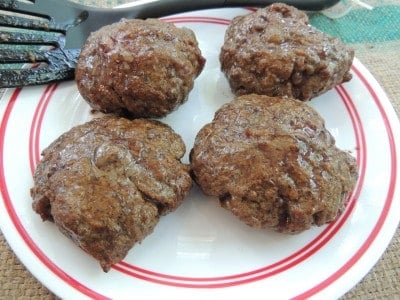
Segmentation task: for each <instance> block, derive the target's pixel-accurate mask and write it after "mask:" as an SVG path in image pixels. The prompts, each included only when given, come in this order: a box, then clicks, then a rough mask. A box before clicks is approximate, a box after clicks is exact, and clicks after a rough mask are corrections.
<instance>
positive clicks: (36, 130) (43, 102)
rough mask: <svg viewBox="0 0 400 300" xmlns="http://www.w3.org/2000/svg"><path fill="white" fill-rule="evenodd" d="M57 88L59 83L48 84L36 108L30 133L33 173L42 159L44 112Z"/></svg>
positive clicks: (30, 162) (30, 158) (30, 160)
mask: <svg viewBox="0 0 400 300" xmlns="http://www.w3.org/2000/svg"><path fill="white" fill-rule="evenodd" d="M56 89H57V84H51V85H48V86H46V89H45V90H44V92H43V94H42V96H41V97H40V99H39V102H38V105H37V106H36V110H35V112H34V114H33V119H32V125H31V130H30V133H29V146H30V147H29V165H30V168H31V173H32V174H33V173H34V171H35V168H36V164H37V162H38V161H39V160H40V149H39V145H40V132H41V126H40V125H41V124H42V122H43V117H44V113H45V110H46V107H47V105H48V104H49V102H50V99H51V98H52V96H53V94H54V92H55V90H56Z"/></svg>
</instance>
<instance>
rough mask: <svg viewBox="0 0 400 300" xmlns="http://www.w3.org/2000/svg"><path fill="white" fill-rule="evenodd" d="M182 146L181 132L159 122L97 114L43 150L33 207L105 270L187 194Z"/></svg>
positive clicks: (188, 185) (151, 229) (124, 254)
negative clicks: (99, 115) (98, 116)
mask: <svg viewBox="0 0 400 300" xmlns="http://www.w3.org/2000/svg"><path fill="white" fill-rule="evenodd" d="M184 153H185V145H184V143H183V141H182V139H181V138H180V136H178V135H177V134H176V133H174V132H173V130H172V129H171V128H170V127H169V126H167V125H165V124H162V123H160V122H158V121H152V120H146V119H136V120H128V119H123V118H117V117H114V116H105V117H102V118H97V119H94V120H92V121H90V122H87V123H85V124H83V125H79V126H76V127H74V128H72V129H71V130H69V131H68V132H66V133H64V134H63V135H61V136H60V137H59V138H57V139H56V140H55V141H54V142H53V143H51V144H50V145H49V146H48V147H47V148H46V149H45V150H44V151H43V153H42V159H41V161H40V162H39V164H38V166H37V168H36V170H35V173H34V187H33V188H32V189H31V195H32V198H33V209H34V211H36V212H37V213H38V214H40V216H41V217H42V219H43V220H50V221H53V222H54V223H55V224H56V225H57V226H58V228H59V229H60V230H61V231H62V232H63V233H64V234H65V235H66V236H68V237H69V238H71V239H72V240H73V241H74V242H75V243H76V244H77V245H78V246H79V247H81V248H82V249H83V250H85V251H86V252H88V253H89V254H90V255H92V256H93V257H94V258H95V259H97V260H98V261H99V262H100V265H101V267H102V268H103V270H104V271H108V270H109V269H110V266H111V264H113V263H116V262H119V261H121V260H122V259H123V258H124V257H125V256H126V254H127V253H128V251H129V250H130V249H131V248H132V246H133V245H134V244H135V243H138V242H140V241H142V240H143V239H144V238H145V237H146V236H147V235H148V234H150V233H151V232H152V231H153V228H154V227H155V225H156V224H157V222H158V221H159V218H160V216H162V215H165V214H167V213H169V212H171V211H174V210H175V209H176V208H177V207H178V206H179V205H180V203H181V202H182V201H183V199H184V197H185V196H186V195H187V194H188V192H189V190H190V188H191V186H192V180H191V178H190V175H189V166H188V165H185V164H182V163H181V162H180V159H181V158H182V156H183V155H184Z"/></svg>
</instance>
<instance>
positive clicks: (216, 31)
mask: <svg viewBox="0 0 400 300" xmlns="http://www.w3.org/2000/svg"><path fill="white" fill-rule="evenodd" d="M244 13H248V10H246V9H240V8H235V9H221V10H207V11H197V12H190V13H185V14H180V15H175V16H171V17H168V18H165V19H166V20H167V21H169V22H175V23H176V24H177V25H178V26H186V27H189V28H191V29H193V30H194V31H195V33H196V35H197V38H198V41H199V44H200V48H201V49H202V52H203V55H204V56H205V57H206V59H207V63H206V66H205V69H204V71H203V73H202V74H201V75H200V77H199V78H198V79H197V80H196V83H195V87H194V90H193V91H192V92H191V93H190V96H189V99H188V101H187V102H186V103H185V104H184V105H182V106H181V107H180V108H179V109H178V110H177V111H175V112H173V113H172V114H170V115H169V116H168V117H166V118H164V119H163V121H164V122H166V123H168V124H170V125H171V126H172V127H173V128H174V130H175V131H176V132H178V133H179V134H180V135H181V136H182V137H183V139H184V141H185V143H186V146H187V153H188V152H189V150H190V149H191V147H192V144H193V141H194V137H195V135H196V133H197V132H198V130H199V129H200V128H201V127H202V126H203V125H204V124H205V123H207V122H209V121H211V119H212V117H213V114H214V112H215V110H216V109H218V108H219V107H220V106H221V104H223V103H224V102H227V101H229V100H230V99H232V97H233V96H232V94H231V92H230V90H229V87H228V84H227V82H226V79H225V78H224V76H223V74H222V73H221V72H220V69H219V62H218V54H219V49H220V46H221V45H222V41H223V35H224V32H225V29H226V26H227V24H228V22H229V20H230V19H232V18H233V17H234V16H236V15H239V14H244ZM352 73H353V79H352V80H351V81H350V82H349V83H346V84H343V85H340V86H338V87H337V88H335V89H333V90H331V91H329V92H327V93H326V94H324V95H322V96H320V97H318V98H316V99H314V100H312V101H311V102H309V104H310V105H312V106H313V107H315V108H316V109H317V110H318V111H319V112H320V113H321V115H322V116H323V117H324V118H325V120H326V125H327V127H328V129H329V130H330V131H331V133H332V134H333V135H334V136H335V138H336V140H337V145H338V146H339V147H340V148H342V149H345V150H349V151H351V152H352V153H353V154H354V155H355V156H356V157H357V161H358V163H359V166H360V180H359V182H358V184H357V187H356V189H355V191H354V193H353V195H352V196H351V197H350V199H349V202H348V204H347V208H346V210H345V211H344V213H343V214H342V215H341V216H340V217H339V218H338V219H337V220H336V221H335V222H333V223H331V224H329V225H327V226H323V227H320V228H313V229H311V230H309V231H307V232H304V233H302V234H300V235H295V236H288V235H283V234H278V233H274V232H272V231H268V230H256V229H252V228H249V227H247V226H246V225H244V224H243V223H241V222H240V221H239V220H237V219H236V218H235V217H234V216H233V215H231V214H230V213H229V212H227V211H225V210H224V209H222V208H220V207H219V205H218V202H217V200H216V199H212V198H207V197H205V196H204V195H202V194H201V192H200V191H199V189H198V188H196V187H194V188H193V190H192V191H191V193H190V195H189V197H188V198H187V199H186V200H185V202H184V203H183V205H182V206H181V207H180V208H178V210H177V211H176V212H174V213H171V214H170V215H168V216H166V217H164V218H162V220H161V222H160V223H159V224H158V226H157V227H156V229H155V231H154V233H153V234H151V235H150V236H149V237H147V238H146V239H145V240H144V241H143V243H142V244H140V245H137V246H135V247H134V248H133V249H132V250H131V251H130V252H129V254H128V256H127V257H126V258H125V259H124V261H123V262H122V263H119V264H116V265H115V266H113V268H112V269H111V271H110V272H109V273H103V272H102V270H101V269H100V267H99V265H98V263H97V262H96V261H95V260H94V259H92V258H91V257H90V256H88V255H87V254H85V253H84V252H83V251H82V250H80V249H79V248H78V247H76V246H75V245H74V244H73V243H72V242H71V241H70V240H68V239H67V238H66V237H64V236H63V235H62V234H61V233H60V232H59V231H58V230H57V228H56V227H55V225H54V224H52V223H50V222H42V221H41V219H40V217H39V215H37V214H35V213H34V212H33V211H32V209H31V198H30V195H29V189H30V187H31V186H32V172H33V170H34V168H35V165H36V163H37V162H38V160H39V159H40V151H41V150H42V149H43V148H44V147H46V146H47V145H48V144H49V143H50V142H51V141H53V140H54V139H55V138H57V137H58V136H59V135H60V134H61V133H63V132H65V131H67V130H69V129H70V128H71V127H72V126H74V125H77V124H80V123H83V122H84V121H86V120H89V119H90V118H91V113H90V108H89V107H88V105H87V104H86V103H85V102H84V101H83V100H82V98H81V97H80V95H79V93H78V91H77V89H76V86H75V84H74V82H64V83H60V84H53V85H48V86H37V87H29V88H23V89H8V90H6V92H5V94H4V96H3V97H2V98H1V101H0V112H1V115H2V121H1V124H0V159H1V167H0V187H1V194H2V199H0V227H1V230H2V232H3V234H4V235H5V237H6V239H7V241H8V242H9V244H10V245H11V247H12V249H13V250H14V252H15V253H16V254H17V256H18V257H19V258H20V259H21V261H22V262H23V263H24V264H25V266H26V267H27V268H28V269H29V270H30V271H31V272H32V274H33V275H34V276H36V277H37V278H38V279H39V280H40V281H41V282H42V283H43V284H44V285H46V286H47V287H48V288H49V289H50V290H52V291H53V292H54V293H56V294H57V295H59V296H60V297H67V298H75V299H77V298H100V299H101V298H113V299H122V298H131V297H133V296H134V297H135V298H136V297H143V296H148V297H151V296H154V298H155V297H156V296H158V295H163V296H164V297H168V298H174V299H188V298H189V299H205V297H207V298H211V299H220V298H228V297H240V296H241V297H249V298H250V297H256V296H258V295H261V293H263V295H265V294H266V295H268V296H270V297H272V296H273V298H274V299H276V298H283V299H287V298H297V299H301V298H309V297H311V296H314V297H316V298H321V299H328V298H337V297H339V296H340V295H342V294H343V293H345V292H346V291H347V290H349V289H350V288H351V287H353V286H354V285H355V284H356V283H357V282H358V281H359V280H360V279H361V278H362V277H363V276H364V275H365V274H366V273H367V272H368V271H369V270H370V268H371V267H372V266H373V265H374V264H375V263H376V261H377V260H378V259H379V257H380V256H381V254H382V253H383V251H384V250H385V248H386V247H387V245H388V243H389V241H390V239H391V238H392V236H393V234H394V232H395V230H396V228H397V225H398V222H399V218H400V215H399V214H398V211H399V210H400V197H399V196H400V195H399V189H398V186H399V185H398V183H399V176H398V175H399V174H398V170H399V161H398V151H399V149H400V145H399V141H400V127H399V122H398V118H397V116H396V114H395V112H394V110H393V108H392V106H391V104H390V102H389V100H388V99H387V97H386V95H385V93H384V92H383V90H382V88H381V87H380V86H379V84H378V83H377V82H376V80H375V79H374V78H373V77H372V75H371V74H370V73H369V72H368V70H367V69H366V68H365V67H364V66H363V65H362V64H361V63H360V62H359V61H358V60H357V59H355V61H354V64H353V67H352ZM184 161H185V162H187V161H188V156H187V155H186V156H185V157H184Z"/></svg>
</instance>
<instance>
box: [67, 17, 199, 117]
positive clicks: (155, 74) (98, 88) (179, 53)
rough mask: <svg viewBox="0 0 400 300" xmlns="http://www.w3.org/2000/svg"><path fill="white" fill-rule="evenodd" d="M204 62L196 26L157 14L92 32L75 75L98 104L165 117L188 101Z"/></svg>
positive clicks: (129, 113) (114, 110)
mask: <svg viewBox="0 0 400 300" xmlns="http://www.w3.org/2000/svg"><path fill="white" fill-rule="evenodd" d="M204 64H205V59H204V58H203V57H202V55H201V52H200V49H199V47H198V43H197V40H196V37H195V35H194V33H193V31H191V30H190V29H187V28H178V27H176V26H175V25H174V24H172V23H167V22H163V21H160V20H157V19H147V20H138V19H132V20H127V19H123V20H121V21H120V22H117V23H114V24H111V25H108V26H104V27H102V28H101V29H99V30H98V31H96V32H94V33H92V34H91V35H90V36H89V37H88V39H87V41H86V43H85V44H84V46H83V48H82V51H81V54H80V56H79V59H78V63H77V66H76V72H75V78H76V82H77V85H78V89H79V92H80V93H81V95H82V97H83V98H84V99H85V100H86V101H87V102H88V103H89V104H90V105H91V106H92V107H93V108H94V109H97V110H100V111H103V112H106V113H115V114H119V115H122V116H131V117H162V116H165V115H167V114H168V113H170V112H171V111H173V110H174V109H176V108H177V107H178V106H179V105H181V104H182V103H184V102H185V101H186V99H187V96H188V94H189V92H190V91H191V90H192V88H193V84H194V80H195V78H196V77H197V76H198V75H199V74H200V72H201V71H202V69H203V66H204Z"/></svg>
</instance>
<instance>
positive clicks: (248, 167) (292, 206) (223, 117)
mask: <svg viewBox="0 0 400 300" xmlns="http://www.w3.org/2000/svg"><path fill="white" fill-rule="evenodd" d="M190 161H191V167H192V175H193V178H194V180H195V181H196V182H197V184H198V185H199V186H200V187H201V189H202V190H203V191H204V193H205V194H207V195H212V196H216V197H218V198H219V200H220V203H221V206H223V207H224V208H226V209H228V210H230V211H232V213H233V214H235V215H236V216H237V217H239V218H240V219H241V220H243V221H244V222H246V223H247V224H248V225H250V226H253V227H257V228H272V229H274V230H276V231H279V232H284V233H299V232H302V231H304V230H306V229H309V228H310V227H311V226H312V225H318V226H320V225H323V224H325V223H328V222H330V221H332V220H334V219H335V218H336V217H337V215H338V214H339V213H340V212H341V211H342V210H343V207H344V201H345V199H346V198H347V197H348V195H349V193H350V192H351V191H352V189H353V188H354V186H355V183H356V180H357V177H358V170H357V165H356V161H355V159H354V158H353V157H352V156H351V155H350V154H349V153H347V152H344V151H341V150H339V149H338V148H337V147H336V146H335V140H334V138H333V137H332V135H331V134H330V133H329V132H328V130H327V129H326V128H325V125H324V121H323V119H322V118H321V117H320V115H319V114H318V113H317V112H316V111H315V110H314V109H313V108H311V107H310V106H309V105H307V104H305V103H304V102H301V101H299V100H294V99H290V98H284V99H282V98H278V97H268V96H263V95H256V94H251V95H245V96H240V97H238V98H236V99H235V100H233V101H232V102H231V103H228V104H225V105H224V106H222V107H221V108H220V109H219V110H218V111H217V112H216V114H215V117H214V120H213V121H212V123H209V124H207V125H205V126H204V127H203V128H202V129H201V130H200V132H199V133H198V135H197V136H196V139H195V144H194V146H193V149H192V150H191V153H190Z"/></svg>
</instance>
